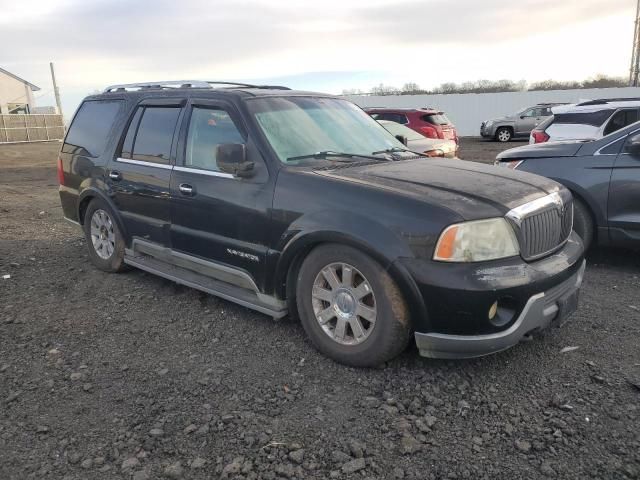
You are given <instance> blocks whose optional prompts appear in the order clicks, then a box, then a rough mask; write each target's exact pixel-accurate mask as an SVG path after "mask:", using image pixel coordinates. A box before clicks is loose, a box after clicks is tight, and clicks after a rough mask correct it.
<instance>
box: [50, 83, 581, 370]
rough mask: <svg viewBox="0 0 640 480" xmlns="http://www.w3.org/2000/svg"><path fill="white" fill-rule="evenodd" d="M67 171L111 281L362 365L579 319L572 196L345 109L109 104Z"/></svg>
mask: <svg viewBox="0 0 640 480" xmlns="http://www.w3.org/2000/svg"><path fill="white" fill-rule="evenodd" d="M212 83H213V82H212ZM214 86H215V87H216V88H214ZM58 168H59V180H60V198H61V201H62V207H63V211H64V215H65V217H67V218H68V219H69V220H71V221H74V222H77V223H79V224H81V225H82V227H83V229H84V233H85V235H86V238H87V243H88V248H89V255H90V258H91V261H92V262H93V263H94V264H95V265H96V266H97V267H98V268H100V269H102V270H105V271H108V272H118V271H120V270H122V269H123V268H124V267H125V266H126V265H130V266H133V267H137V268H140V269H142V270H146V271H148V272H151V273H154V274H157V275H160V276H162V277H165V278H168V279H171V280H173V281H176V282H179V283H182V284H184V285H188V286H191V287H194V288H197V289H200V290H203V291H205V292H209V293H212V294H214V295H218V296H220V297H222V298H225V299H228V300H231V301H234V302H237V303H239V304H241V305H244V306H247V307H250V308H253V309H256V310H258V311H260V312H263V313H266V314H268V315H271V316H274V317H282V316H284V315H286V314H287V313H288V312H289V313H291V314H292V315H297V316H299V317H300V320H301V322H302V325H303V326H304V329H305V331H306V332H307V334H308V336H309V338H310V339H311V341H312V342H313V344H314V345H315V346H316V347H317V348H318V349H319V350H321V351H322V352H324V353H325V354H327V355H329V356H330V357H332V358H334V359H336V360H338V361H340V362H343V363H346V364H350V365H357V366H367V365H375V364H379V363H380V362H383V361H385V360H388V359H390V358H392V357H394V356H395V355H397V354H398V353H399V352H401V351H402V350H403V349H404V348H405V346H406V345H407V342H408V341H409V339H410V338H411V336H413V337H414V338H415V341H416V343H417V345H418V348H419V350H420V353H421V354H422V355H424V356H428V357H440V358H460V357H474V356H479V355H484V354H488V353H493V352H497V351H500V350H503V349H505V348H508V347H510V346H512V345H514V344H516V343H517V342H518V341H520V340H521V339H522V338H524V337H525V336H527V335H529V334H530V333H531V332H532V331H535V330H537V329H540V328H543V327H546V326H547V325H549V324H550V323H551V322H552V321H556V322H557V321H560V320H562V319H564V318H566V317H567V316H568V315H569V314H571V313H572V312H573V311H574V309H575V308H576V306H577V298H578V291H579V288H580V284H581V281H582V276H583V272H584V261H583V247H582V243H581V241H580V239H579V238H578V237H577V236H576V235H575V234H574V233H572V228H571V225H572V212H573V210H572V197H571V194H570V193H569V191H568V190H567V189H565V188H564V187H562V186H561V185H559V184H557V183H555V182H553V181H551V180H548V179H545V178H542V177H539V176H535V175H529V174H524V173H519V172H513V171H511V170H509V169H497V168H495V167H492V166H486V165H480V164H476V163H470V162H462V161H458V160H451V159H446V160H443V159H425V158H422V157H417V156H416V154H414V153H411V152H408V151H407V150H406V147H405V146H404V145H403V144H402V143H400V142H399V141H398V140H396V139H395V138H394V137H393V135H391V134H390V133H388V132H387V131H386V130H385V129H384V128H383V127H382V126H380V125H379V124H378V123H377V122H376V121H375V120H373V119H372V118H371V117H370V116H368V115H367V114H366V113H364V112H363V111H362V110H361V109H360V108H358V107H356V106H355V105H353V104H352V103H350V102H348V101H346V100H343V99H340V98H336V97H332V96H327V95H322V94H315V93H307V92H295V91H291V90H289V89H286V88H282V87H256V86H250V85H241V84H233V85H224V86H221V85H217V84H214V85H212V84H211V83H209V82H194V81H189V82H181V83H176V82H165V83H150V84H133V85H120V86H114V87H109V88H108V89H106V90H105V92H104V93H102V94H99V95H92V96H90V97H87V98H86V99H85V100H84V102H83V103H82V105H81V106H80V108H79V109H78V111H77V112H76V114H75V117H74V119H73V122H72V124H71V127H70V129H69V132H68V134H67V137H66V139H65V141H64V145H63V147H62V151H61V154H60V159H59V162H58Z"/></svg>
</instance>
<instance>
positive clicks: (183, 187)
mask: <svg viewBox="0 0 640 480" xmlns="http://www.w3.org/2000/svg"><path fill="white" fill-rule="evenodd" d="M178 190H180V193H182V194H183V195H193V193H194V190H193V187H192V186H191V185H189V184H188V183H181V184H180V186H179V187H178Z"/></svg>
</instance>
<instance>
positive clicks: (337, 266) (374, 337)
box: [296, 244, 410, 367]
mask: <svg viewBox="0 0 640 480" xmlns="http://www.w3.org/2000/svg"><path fill="white" fill-rule="evenodd" d="M296 298H297V306H298V314H299V316H300V320H301V322H302V326H303V327H304V329H305V332H306V333H307V335H308V336H309V338H310V339H311V342H312V343H313V344H314V345H315V347H316V348H317V349H318V350H320V351H321V352H322V353H324V354H325V355H327V356H329V357H330V358H332V359H334V360H336V361H338V362H340V363H344V364H346V365H351V366H357V367H371V366H375V365H379V364H381V363H383V362H385V361H387V360H390V359H391V358H393V357H395V356H396V355H398V354H399V353H400V352H402V350H404V348H405V347H406V345H407V342H408V340H409V332H410V325H409V313H408V309H407V306H406V302H405V300H404V298H403V297H402V294H401V293H400V289H399V288H398V286H397V285H396V283H395V282H394V281H393V279H392V278H391V277H390V276H389V274H388V273H387V272H386V271H385V269H384V268H382V266H381V265H380V264H378V263H377V262H376V261H374V260H373V259H371V258H370V257H369V256H367V255H365V254H364V253H362V252H360V251H358V250H356V249H354V248H351V247H348V246H345V245H337V244H327V245H322V246H320V247H317V248H316V249H314V250H313V251H312V252H311V253H310V254H309V255H308V256H307V258H306V259H305V261H304V262H303V264H302V266H301V268H300V274H299V276H298V283H297V288H296Z"/></svg>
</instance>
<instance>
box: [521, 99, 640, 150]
mask: <svg viewBox="0 0 640 480" xmlns="http://www.w3.org/2000/svg"><path fill="white" fill-rule="evenodd" d="M639 109H640V98H614V99H608V100H607V99H604V100H590V101H587V102H582V103H577V104H575V103H574V104H570V105H558V106H556V107H553V108H552V109H551V112H552V113H553V116H551V117H549V118H548V119H547V120H545V121H544V122H542V123H540V125H538V126H537V127H536V128H535V129H534V130H532V131H531V135H530V136H529V143H544V142H559V141H562V140H583V141H588V140H595V139H598V138H602V137H604V136H605V135H609V134H610V133H613V132H615V131H616V130H619V129H621V128H623V127H626V126H627V125H631V124H632V123H635V122H637V121H638V119H639V115H638V110H639Z"/></svg>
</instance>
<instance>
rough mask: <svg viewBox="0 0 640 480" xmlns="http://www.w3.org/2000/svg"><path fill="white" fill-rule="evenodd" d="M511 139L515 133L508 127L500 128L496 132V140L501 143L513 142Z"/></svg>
mask: <svg viewBox="0 0 640 480" xmlns="http://www.w3.org/2000/svg"><path fill="white" fill-rule="evenodd" d="M511 137H513V132H512V131H511V129H510V128H508V127H500V128H499V129H498V130H496V140H497V141H498V142H501V143H505V142H509V141H511Z"/></svg>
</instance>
